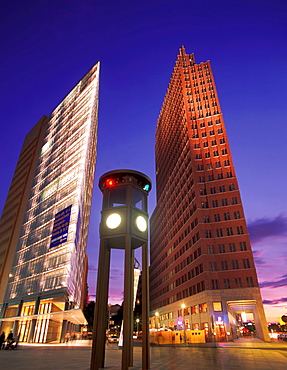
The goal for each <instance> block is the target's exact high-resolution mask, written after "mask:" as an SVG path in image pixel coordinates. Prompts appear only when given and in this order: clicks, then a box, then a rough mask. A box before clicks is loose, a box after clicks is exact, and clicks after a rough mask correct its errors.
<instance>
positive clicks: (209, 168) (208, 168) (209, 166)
mask: <svg viewBox="0 0 287 370" xmlns="http://www.w3.org/2000/svg"><path fill="white" fill-rule="evenodd" d="M206 154H207V153H206ZM208 154H209V153H208ZM206 169H207V170H212V163H207V165H206Z"/></svg>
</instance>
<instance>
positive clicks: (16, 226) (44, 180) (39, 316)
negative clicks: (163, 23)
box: [0, 62, 100, 342]
mask: <svg viewBox="0 0 287 370" xmlns="http://www.w3.org/2000/svg"><path fill="white" fill-rule="evenodd" d="M99 67H100V65H99V62H98V63H96V64H95V65H94V66H93V67H92V68H91V69H90V71H89V72H88V73H87V74H86V75H85V76H84V77H83V78H82V79H81V80H80V81H79V82H78V83H77V85H76V86H75V87H74V88H73V89H72V90H71V91H70V93H69V94H68V95H67V96H66V97H65V98H64V99H63V100H62V101H61V103H60V104H59V105H58V106H57V107H56V108H55V109H54V110H53V111H52V113H51V114H50V116H49V117H44V118H43V119H42V120H41V122H40V123H38V124H37V125H36V126H35V128H34V132H32V134H31V133H29V134H28V135H27V137H26V141H25V143H24V144H25V145H24V146H23V149H22V152H21V154H20V157H19V161H18V164H17V167H16V171H15V174H14V178H13V180H12V184H11V187H10V190H9V194H8V197H7V201H6V204H5V206H4V210H3V214H2V220H1V223H0V230H1V231H2V230H3V234H2V235H4V234H5V232H6V234H7V237H6V238H4V239H3V238H2V237H1V238H2V239H0V255H2V257H3V258H2V260H0V262H2V267H1V265H0V268H1V275H0V278H1V288H0V289H1V291H0V298H1V299H2V302H0V304H1V313H0V320H2V329H1V330H4V331H6V332H7V333H8V331H9V330H10V329H12V330H14V333H16V334H19V337H20V340H21V341H29V342H50V341H61V340H62V341H63V338H64V335H65V333H66V332H67V331H68V330H69V331H73V330H74V329H75V325H76V324H83V323H85V319H84V316H83V313H82V310H81V308H83V305H84V301H85V296H86V290H87V286H86V278H87V255H86V243H87V235H88V225H89V217H90V207H91V198H92V189H93V183H94V172H95V164H96V147H97V127H98V90H99ZM32 131H33V130H32ZM29 135H30V136H29ZM33 145H34V146H33ZM29 146H30V147H31V146H33V148H34V149H33V150H31V148H30V153H28V154H27V153H26V152H28V151H29ZM27 148H28V149H27ZM25 164H27V166H25ZM26 167H27V168H28V169H27V168H26ZM21 168H24V169H25V168H26V170H25V171H26V174H25V181H22V182H21V183H20V185H19V186H20V188H21V189H22V191H21V192H19V194H18V195H17V197H18V199H21V202H22V205H21V206H18V211H17V212H16V213H15V214H14V217H12V216H13V207H10V206H9V204H10V203H11V199H12V198H13V197H12V195H13V194H12V195H11V192H12V193H13V191H15V190H14V189H16V188H17V181H14V180H15V176H19V175H18V173H20V172H21V171H20V170H21ZM15 183H16V185H15ZM12 185H13V186H12ZM19 186H18V187H19ZM20 193H21V194H20ZM21 202H20V203H21ZM14 210H15V207H14ZM9 212H10V213H11V217H10V214H9ZM11 218H12V219H13V220H14V221H11ZM9 220H10V221H9ZM9 222H10V224H9ZM8 224H9V225H10V226H9V231H8V232H7V231H6V230H7V229H8V228H7V225H8ZM6 234H5V235H6ZM1 241H2V243H1ZM1 253H2V254H1ZM12 255H13V258H12ZM4 286H5V288H4ZM1 292H2V294H1ZM3 296H4V297H3Z"/></svg>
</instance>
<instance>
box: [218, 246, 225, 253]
mask: <svg viewBox="0 0 287 370" xmlns="http://www.w3.org/2000/svg"><path fill="white" fill-rule="evenodd" d="M218 249H219V253H225V245H224V244H219V245H218Z"/></svg>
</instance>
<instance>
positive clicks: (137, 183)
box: [90, 170, 151, 370]
mask: <svg viewBox="0 0 287 370" xmlns="http://www.w3.org/2000/svg"><path fill="white" fill-rule="evenodd" d="M99 187H100V189H101V191H102V192H103V206H102V212H101V214H102V216H101V225H100V238H101V242H100V253H99V264H98V281H97V293H96V308H95V317H94V328H93V344H92V358H91V367H90V369H91V370H100V369H103V368H104V365H105V343H106V321H107V320H106V313H107V307H108V291H109V270H110V254H111V249H112V248H115V249H124V251H125V257H124V258H125V262H124V312H123V347H122V370H128V369H129V368H131V367H132V366H133V305H134V250H135V249H137V248H139V247H142V370H148V369H150V351H149V281H148V280H149V277H148V244H147V243H148V229H147V228H148V214H147V195H148V193H149V191H150V190H151V181H150V179H149V178H148V177H147V176H146V175H144V174H143V173H141V172H138V171H133V170H115V171H110V172H107V173H106V174H104V175H103V176H101V178H100V180H99Z"/></svg>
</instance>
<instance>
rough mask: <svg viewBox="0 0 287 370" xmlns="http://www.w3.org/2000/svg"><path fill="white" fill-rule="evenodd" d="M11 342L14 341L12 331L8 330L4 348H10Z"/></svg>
mask: <svg viewBox="0 0 287 370" xmlns="http://www.w3.org/2000/svg"><path fill="white" fill-rule="evenodd" d="M13 342H14V337H13V331H12V330H10V333H9V334H8V337H7V344H6V349H12V344H13Z"/></svg>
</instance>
